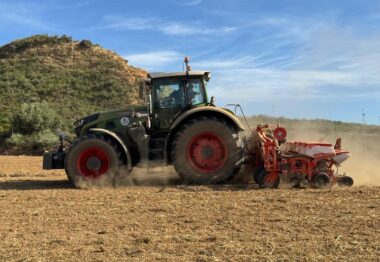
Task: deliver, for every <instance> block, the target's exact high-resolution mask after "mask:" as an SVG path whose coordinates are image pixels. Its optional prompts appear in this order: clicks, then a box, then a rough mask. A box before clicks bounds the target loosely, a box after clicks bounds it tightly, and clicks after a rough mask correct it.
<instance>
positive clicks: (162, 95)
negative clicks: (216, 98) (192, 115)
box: [156, 78, 205, 108]
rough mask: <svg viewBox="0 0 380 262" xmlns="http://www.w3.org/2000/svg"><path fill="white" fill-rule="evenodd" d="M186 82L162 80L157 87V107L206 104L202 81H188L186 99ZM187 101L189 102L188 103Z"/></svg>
mask: <svg viewBox="0 0 380 262" xmlns="http://www.w3.org/2000/svg"><path fill="white" fill-rule="evenodd" d="M185 85H186V80H184V79H182V80H179V79H161V80H158V81H157V86H156V107H159V108H174V107H181V108H183V107H185V106H186V104H191V105H197V104H202V103H205V92H204V88H203V81H201V79H196V78H194V79H189V81H187V97H186V99H185ZM186 101H187V102H186Z"/></svg>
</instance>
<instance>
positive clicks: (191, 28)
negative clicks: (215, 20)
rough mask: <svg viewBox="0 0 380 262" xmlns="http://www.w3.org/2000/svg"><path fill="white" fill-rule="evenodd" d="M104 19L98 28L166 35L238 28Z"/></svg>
mask: <svg viewBox="0 0 380 262" xmlns="http://www.w3.org/2000/svg"><path fill="white" fill-rule="evenodd" d="M103 20H104V24H105V25H103V26H100V27H98V29H118V30H136V31H137V30H138V31H140V30H151V31H157V32H161V33H163V34H166V35H194V34H198V35H208V34H225V33H230V32H232V31H235V30H236V27H230V26H222V27H207V26H204V25H202V24H199V23H198V24H196V23H193V24H185V23H180V22H174V21H164V20H161V19H157V18H123V17H120V16H106V17H104V19H103Z"/></svg>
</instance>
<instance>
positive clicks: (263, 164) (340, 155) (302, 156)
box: [250, 125, 353, 188]
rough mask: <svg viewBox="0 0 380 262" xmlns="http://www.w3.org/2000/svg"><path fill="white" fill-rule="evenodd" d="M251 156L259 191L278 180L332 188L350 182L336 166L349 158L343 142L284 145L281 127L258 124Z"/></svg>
mask: <svg viewBox="0 0 380 262" xmlns="http://www.w3.org/2000/svg"><path fill="white" fill-rule="evenodd" d="M254 133H255V134H254V135H253V137H254V139H253V142H252V143H253V144H254V145H253V146H252V147H251V149H250V150H251V152H250V153H251V154H252V155H253V156H254V158H253V161H254V166H255V170H254V172H253V178H254V180H255V182H256V183H257V184H258V185H259V186H260V187H261V188H277V187H278V186H279V184H280V178H281V180H284V181H287V182H289V183H291V184H292V185H293V186H294V187H299V186H301V185H303V184H305V183H306V184H308V185H311V186H312V187H315V188H324V187H328V186H332V185H335V184H337V185H339V186H352V185H353V179H352V178H351V177H349V176H346V175H345V174H339V173H338V168H339V166H340V165H341V164H342V163H343V162H344V161H345V160H347V159H348V158H349V157H350V153H349V152H348V151H344V150H342V140H341V139H340V138H338V139H337V141H336V144H335V146H333V145H332V144H328V143H318V142H286V135H287V131H286V129H285V128H283V127H281V126H280V125H258V126H257V128H256V131H254Z"/></svg>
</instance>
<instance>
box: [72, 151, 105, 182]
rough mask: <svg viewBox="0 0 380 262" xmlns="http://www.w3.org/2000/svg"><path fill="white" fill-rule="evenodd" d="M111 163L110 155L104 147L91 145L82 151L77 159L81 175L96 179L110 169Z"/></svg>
mask: <svg viewBox="0 0 380 262" xmlns="http://www.w3.org/2000/svg"><path fill="white" fill-rule="evenodd" d="M109 163H110V161H109V157H108V155H107V153H106V152H105V151H104V149H102V148H99V147H90V148H87V149H85V150H84V151H82V152H81V153H80V155H79V157H78V160H77V169H78V171H79V174H80V175H81V176H83V177H86V178H89V179H96V178H99V177H100V176H102V175H104V174H105V173H106V172H107V171H108V169H109Z"/></svg>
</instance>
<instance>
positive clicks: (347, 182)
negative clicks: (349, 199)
mask: <svg viewBox="0 0 380 262" xmlns="http://www.w3.org/2000/svg"><path fill="white" fill-rule="evenodd" d="M336 182H337V184H338V186H341V187H351V186H353V185H354V180H353V179H352V178H351V177H349V176H341V177H338V179H337V181H336Z"/></svg>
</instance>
